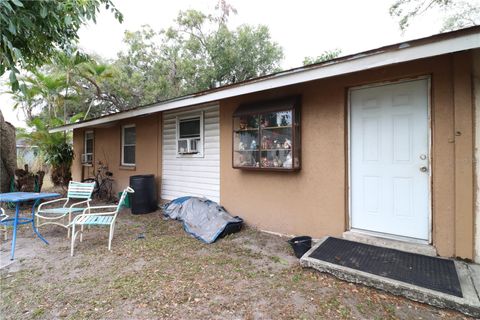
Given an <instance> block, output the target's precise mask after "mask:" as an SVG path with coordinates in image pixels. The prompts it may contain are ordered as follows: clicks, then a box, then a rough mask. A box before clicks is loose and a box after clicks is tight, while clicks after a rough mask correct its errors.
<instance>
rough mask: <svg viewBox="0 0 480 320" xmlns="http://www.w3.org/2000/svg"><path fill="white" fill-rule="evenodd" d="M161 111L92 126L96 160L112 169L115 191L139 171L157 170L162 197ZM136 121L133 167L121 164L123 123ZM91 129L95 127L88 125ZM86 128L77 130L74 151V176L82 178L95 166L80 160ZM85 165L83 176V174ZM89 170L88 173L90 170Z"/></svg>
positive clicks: (158, 187)
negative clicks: (82, 163) (160, 182)
mask: <svg viewBox="0 0 480 320" xmlns="http://www.w3.org/2000/svg"><path fill="white" fill-rule="evenodd" d="M160 123H161V114H154V115H149V116H145V117H139V118H131V119H128V120H125V121H122V122H117V123H115V124H113V125H111V126H108V127H99V128H93V131H94V163H95V164H97V163H98V161H102V163H104V164H107V165H108V168H109V170H110V171H112V172H113V178H114V180H115V183H114V191H115V192H118V191H120V190H122V189H123V188H125V187H126V186H128V183H129V177H130V176H132V175H137V174H154V175H155V176H156V177H157V192H158V194H159V199H160V184H159V181H160V178H161V177H160V173H161V172H162V171H161V161H160V159H161V152H162V151H161V150H162V148H161V141H162V139H161V130H160V128H161V126H160ZM128 124H135V126H136V153H135V158H136V159H135V162H136V165H135V167H134V168H130V167H122V166H121V164H120V163H121V162H120V158H121V126H123V125H128ZM86 130H92V129H86ZM84 131H85V130H75V131H74V139H73V143H74V152H75V155H76V160H75V161H74V164H73V167H72V174H73V179H74V180H77V181H78V180H81V179H82V178H87V176H88V175H90V176H91V175H92V172H94V170H95V168H92V167H83V166H82V165H81V164H80V155H81V154H82V153H83V135H84ZM82 169H83V171H84V172H83V177H82ZM87 172H89V173H87Z"/></svg>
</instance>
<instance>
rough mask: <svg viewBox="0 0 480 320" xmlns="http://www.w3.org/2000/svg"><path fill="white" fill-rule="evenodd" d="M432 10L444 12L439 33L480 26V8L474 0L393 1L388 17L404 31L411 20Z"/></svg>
mask: <svg viewBox="0 0 480 320" xmlns="http://www.w3.org/2000/svg"><path fill="white" fill-rule="evenodd" d="M434 9H440V10H443V11H444V21H443V26H442V28H441V31H452V30H456V29H461V28H465V27H471V26H476V25H479V24H480V6H479V3H478V1H475V0H471V1H455V0H395V2H394V3H393V4H392V6H391V7H390V15H391V16H392V17H394V18H396V19H398V25H399V27H400V29H401V30H402V31H405V30H406V29H407V28H408V27H409V26H410V22H411V21H412V20H413V19H415V18H416V17H418V16H420V15H422V14H425V13H426V12H428V11H432V10H434Z"/></svg>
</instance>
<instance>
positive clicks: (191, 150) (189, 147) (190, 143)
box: [178, 138, 200, 154]
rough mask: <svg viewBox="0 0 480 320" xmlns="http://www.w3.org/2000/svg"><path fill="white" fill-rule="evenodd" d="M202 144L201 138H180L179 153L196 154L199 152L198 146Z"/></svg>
mask: <svg viewBox="0 0 480 320" xmlns="http://www.w3.org/2000/svg"><path fill="white" fill-rule="evenodd" d="M199 144H200V139H199V138H187V139H178V153H179V154H195V153H199V152H200V151H199V150H198V146H199Z"/></svg>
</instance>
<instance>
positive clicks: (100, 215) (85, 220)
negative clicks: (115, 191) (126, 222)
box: [70, 187, 135, 257]
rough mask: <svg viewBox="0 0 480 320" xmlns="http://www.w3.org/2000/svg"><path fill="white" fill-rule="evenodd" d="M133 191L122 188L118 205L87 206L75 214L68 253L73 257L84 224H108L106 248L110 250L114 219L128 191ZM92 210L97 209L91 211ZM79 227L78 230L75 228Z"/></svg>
mask: <svg viewBox="0 0 480 320" xmlns="http://www.w3.org/2000/svg"><path fill="white" fill-rule="evenodd" d="M133 192H135V191H134V190H133V189H132V188H130V187H127V188H126V189H125V190H123V192H122V195H121V196H120V200H119V201H118V205H116V206H96V207H89V208H85V209H84V210H83V213H82V214H80V215H78V216H76V217H75V218H74V219H73V221H72V223H71V226H72V246H71V249H70V255H71V256H72V257H73V250H74V247H75V239H76V238H77V235H78V233H80V242H82V241H83V227H84V226H88V227H90V226H108V227H110V232H109V235H108V250H109V251H112V239H113V232H114V230H115V219H116V218H117V215H118V212H119V211H120V208H121V206H122V204H123V202H124V201H125V198H126V197H127V194H128V193H133ZM92 211H97V212H94V213H92ZM78 227H80V230H78V229H77V231H75V229H76V228H78Z"/></svg>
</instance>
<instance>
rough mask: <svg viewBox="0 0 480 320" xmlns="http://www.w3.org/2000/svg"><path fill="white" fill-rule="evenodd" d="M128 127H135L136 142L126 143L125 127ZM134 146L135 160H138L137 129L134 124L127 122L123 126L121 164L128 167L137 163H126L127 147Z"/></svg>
mask: <svg viewBox="0 0 480 320" xmlns="http://www.w3.org/2000/svg"><path fill="white" fill-rule="evenodd" d="M128 128H135V144H127V145H125V129H128ZM128 146H134V147H135V162H136V161H137V129H136V126H135V125H134V124H127V125H124V126H122V155H121V156H122V158H121V159H120V161H121V165H122V166H126V167H134V166H135V165H136V164H135V163H125V162H124V156H125V147H128Z"/></svg>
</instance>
